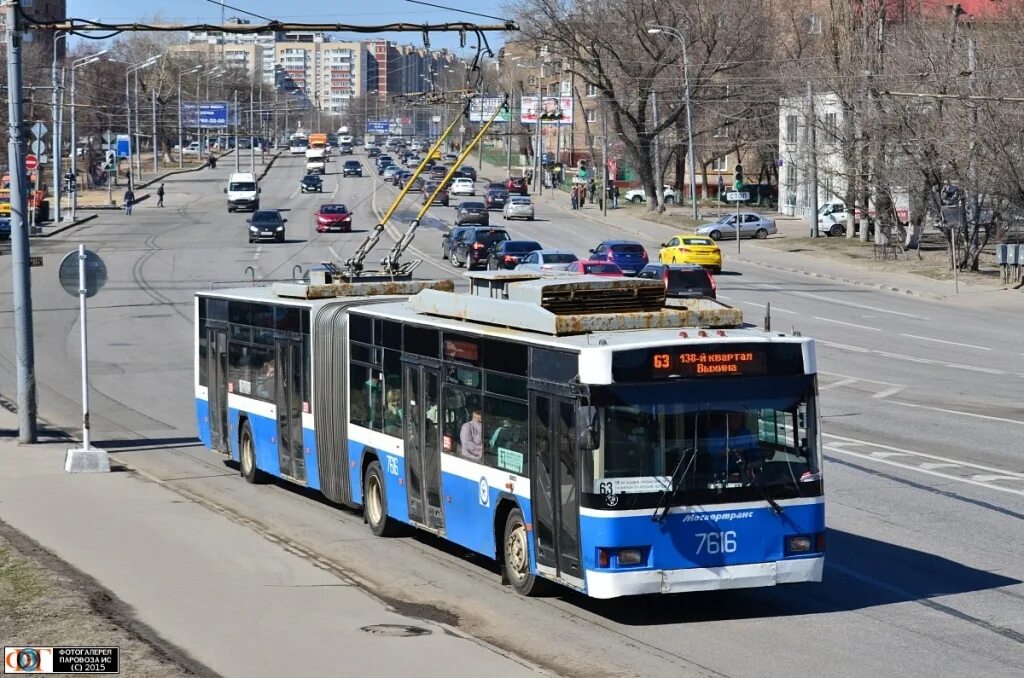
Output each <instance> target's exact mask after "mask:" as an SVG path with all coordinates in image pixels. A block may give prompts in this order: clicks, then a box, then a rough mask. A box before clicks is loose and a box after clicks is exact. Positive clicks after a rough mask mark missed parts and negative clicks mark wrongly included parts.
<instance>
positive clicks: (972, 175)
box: [957, 38, 981, 292]
mask: <svg viewBox="0 0 1024 678" xmlns="http://www.w3.org/2000/svg"><path fill="white" fill-rule="evenodd" d="M977 70H978V41H977V40H975V39H974V38H969V39H968V40H967V71H968V73H970V75H969V76H968V83H969V85H970V88H971V94H974V93H975V92H974V88H975V84H976V83H977V75H976V72H977ZM968 149H969V151H968V155H967V163H968V164H967V180H968V181H969V182H970V183H971V187H970V191H971V193H970V195H971V203H970V209H971V211H970V215H969V218H968V220H967V224H968V225H969V224H977V223H978V219H979V217H980V216H981V198H980V194H979V192H978V160H977V154H978V104H976V103H973V102H972V103H971V131H970V136H969V140H968ZM964 235H965V236H966V235H967V230H966V229H965V230H964ZM969 244H970V241H966V242H964V248H965V251H969V250H966V248H967V247H968V246H969ZM957 291H958V292H959V288H958V290H957Z"/></svg>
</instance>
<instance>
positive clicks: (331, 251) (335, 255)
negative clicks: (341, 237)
mask: <svg viewBox="0 0 1024 678" xmlns="http://www.w3.org/2000/svg"><path fill="white" fill-rule="evenodd" d="M327 251H328V252H330V253H331V256H333V257H334V260H335V261H337V262H339V263H340V262H341V257H340V256H338V253H337V252H335V251H334V248H333V247H330V246H328V248H327Z"/></svg>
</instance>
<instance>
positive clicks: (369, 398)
mask: <svg viewBox="0 0 1024 678" xmlns="http://www.w3.org/2000/svg"><path fill="white" fill-rule="evenodd" d="M382 391H383V387H382V385H381V374H380V371H378V370H375V369H372V368H370V367H366V366H364V365H350V366H349V411H350V420H351V422H352V423H353V424H355V425H357V426H363V427H366V428H370V429H373V430H375V431H381V430H382V429H383V423H384V417H383V410H384V395H383V393H382Z"/></svg>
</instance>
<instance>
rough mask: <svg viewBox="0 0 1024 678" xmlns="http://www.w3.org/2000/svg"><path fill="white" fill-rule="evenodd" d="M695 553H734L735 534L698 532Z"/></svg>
mask: <svg viewBox="0 0 1024 678" xmlns="http://www.w3.org/2000/svg"><path fill="white" fill-rule="evenodd" d="M697 538H698V539H699V540H700V541H698V542H697V553H698V554H701V553H708V554H711V555H715V554H718V553H734V552H735V551H736V533H735V532H733V531H732V530H729V531H728V532H698V533H697Z"/></svg>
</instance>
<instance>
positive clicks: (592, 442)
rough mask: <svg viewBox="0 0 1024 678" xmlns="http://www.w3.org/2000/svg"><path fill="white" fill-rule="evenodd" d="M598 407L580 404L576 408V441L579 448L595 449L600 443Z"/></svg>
mask: <svg viewBox="0 0 1024 678" xmlns="http://www.w3.org/2000/svg"><path fill="white" fill-rule="evenodd" d="M597 415H598V409H597V408H596V407H593V406H592V405H582V406H580V407H579V409H577V410H576V443H577V444H578V445H579V448H580V449H581V450H587V451H589V450H596V449H597V448H598V447H600V445H601V420H600V419H599V418H598V416H597Z"/></svg>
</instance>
